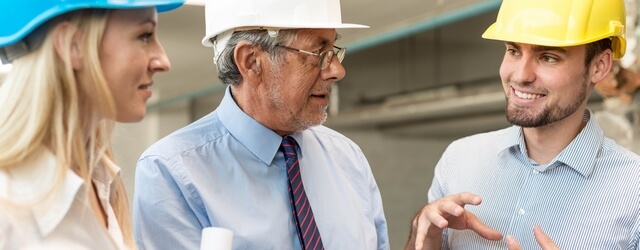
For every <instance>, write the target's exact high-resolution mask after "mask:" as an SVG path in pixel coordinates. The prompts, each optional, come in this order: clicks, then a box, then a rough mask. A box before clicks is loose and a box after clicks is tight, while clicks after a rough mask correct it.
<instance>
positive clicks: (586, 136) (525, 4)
mask: <svg viewBox="0 0 640 250" xmlns="http://www.w3.org/2000/svg"><path fill="white" fill-rule="evenodd" d="M624 26H625V9H624V3H623V0H562V1H557V0H536V1H531V0H504V1H503V2H502V6H501V7H500V11H499V13H498V17H497V21H496V23H495V24H493V25H491V26H490V27H489V28H488V29H487V30H486V32H485V33H484V34H483V37H484V38H487V39H493V40H500V41H504V44H505V50H506V53H505V55H504V59H503V62H502V65H501V67H500V77H501V79H502V85H503V87H504V91H505V95H506V100H507V107H506V117H507V119H508V120H509V122H511V123H512V124H513V125H514V126H512V127H510V128H506V129H502V130H498V131H494V132H489V133H484V134H478V135H474V136H470V137H467V138H463V139H460V140H458V141H455V142H453V143H452V144H451V145H450V146H449V147H448V148H447V150H446V151H445V153H444V154H443V156H442V158H441V159H440V161H439V162H438V165H437V166H436V171H435V177H434V180H433V183H432V186H431V188H430V190H429V195H428V196H429V204H427V205H426V206H425V207H424V208H422V210H421V211H420V212H419V213H418V215H417V216H416V218H415V219H414V222H413V228H412V233H411V236H410V238H409V242H408V244H407V247H406V248H407V249H414V248H415V249H501V248H502V249H504V248H509V249H520V248H521V247H522V248H524V249H540V247H542V248H543V249H557V248H558V247H559V248H561V249H638V238H639V237H640V231H639V223H640V220H639V219H640V206H639V204H640V178H639V176H640V157H638V156H637V155H635V154H633V153H631V152H630V151H628V150H625V149H624V148H622V147H620V146H618V145H616V144H615V143H614V142H613V141H612V140H610V139H608V138H606V137H604V136H603V132H602V130H601V129H600V127H599V126H598V124H597V123H596V121H595V119H592V113H591V111H590V110H588V109H587V108H586V107H587V101H588V98H589V94H590V93H591V91H592V90H593V88H594V85H595V83H596V82H599V81H600V80H602V79H603V78H604V77H605V76H606V75H607V74H608V72H609V70H610V68H611V65H612V60H614V59H619V58H620V57H622V55H623V54H624V52H625V42H626V41H625V37H624V30H625V27H624ZM467 205H471V206H467ZM503 235H507V237H505V238H504V239H505V240H502V239H503Z"/></svg>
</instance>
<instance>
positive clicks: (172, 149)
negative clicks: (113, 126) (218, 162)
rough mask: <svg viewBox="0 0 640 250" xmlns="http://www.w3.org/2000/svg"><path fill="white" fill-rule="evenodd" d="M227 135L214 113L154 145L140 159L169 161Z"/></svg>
mask: <svg viewBox="0 0 640 250" xmlns="http://www.w3.org/2000/svg"><path fill="white" fill-rule="evenodd" d="M227 133H228V131H227V129H226V128H225V127H224V125H222V123H221V122H220V119H219V117H218V116H217V113H216V112H215V111H214V112H211V113H209V114H208V115H206V116H204V117H202V118H200V119H199V120H197V121H195V122H193V123H191V124H189V125H187V126H184V127H182V128H180V129H178V130H176V131H174V132H172V133H171V134H169V135H167V136H165V137H163V138H162V139H160V140H158V141H157V142H155V143H153V144H152V145H151V146H150V147H149V148H147V150H145V151H144V153H142V156H140V158H144V157H147V156H159V157H162V158H165V159H168V158H171V157H173V156H175V155H179V154H182V153H183V152H184V151H187V150H191V149H194V148H197V147H201V146H203V145H206V144H208V143H211V142H212V141H215V140H217V139H218V138H220V137H222V136H224V135H225V134H227Z"/></svg>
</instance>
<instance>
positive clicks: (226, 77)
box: [216, 30, 297, 85]
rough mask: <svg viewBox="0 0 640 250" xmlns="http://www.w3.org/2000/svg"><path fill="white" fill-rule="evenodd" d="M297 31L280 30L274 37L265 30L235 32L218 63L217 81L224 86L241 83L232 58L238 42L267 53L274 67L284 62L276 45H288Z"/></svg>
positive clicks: (282, 55)
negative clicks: (245, 42)
mask: <svg viewBox="0 0 640 250" xmlns="http://www.w3.org/2000/svg"><path fill="white" fill-rule="evenodd" d="M296 34H297V30H280V31H279V32H278V35H277V36H275V37H271V36H269V34H268V33H267V30H246V31H237V32H234V33H233V35H231V38H230V39H229V42H228V43H227V46H226V47H225V48H224V50H223V51H222V53H221V54H220V57H219V58H218V61H217V63H216V65H217V67H218V79H220V81H222V83H224V84H230V85H236V84H238V83H240V82H241V81H242V75H241V74H240V70H238V65H236V61H235V59H234V57H233V51H234V50H235V48H236V45H238V43H239V42H240V41H249V42H251V43H252V44H254V45H255V46H257V47H258V48H259V49H260V50H264V51H266V52H267V53H269V60H271V62H272V63H274V64H275V65H280V64H282V63H283V62H284V51H283V49H282V48H279V47H277V46H276V45H278V44H285V45H286V44H288V43H290V42H291V41H293V40H294V38H295V36H296Z"/></svg>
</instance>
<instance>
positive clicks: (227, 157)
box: [134, 0, 389, 249]
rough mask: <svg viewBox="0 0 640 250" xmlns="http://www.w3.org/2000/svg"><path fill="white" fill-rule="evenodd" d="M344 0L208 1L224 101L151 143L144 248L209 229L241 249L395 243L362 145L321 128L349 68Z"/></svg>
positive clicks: (142, 198)
mask: <svg viewBox="0 0 640 250" xmlns="http://www.w3.org/2000/svg"><path fill="white" fill-rule="evenodd" d="M340 15H341V14H340V3H339V0H308V1H297V0H273V1H264V0H240V1H238V0H209V1H207V5H206V19H207V20H206V25H207V35H206V37H205V38H204V40H203V44H204V45H205V46H212V47H214V62H215V63H216V64H217V69H218V73H219V78H220V79H221V80H222V82H224V83H225V84H227V85H229V86H228V87H227V89H226V93H225V96H224V98H223V100H222V102H221V103H220V106H218V108H217V109H216V110H215V111H213V112H212V113H210V114H209V115H207V116H205V117H204V118H202V119H200V120H198V121H196V122H194V123H192V124H190V125H188V126H186V127H184V128H182V129H180V130H178V131H176V132H174V133H173V134H171V135H169V136H168V137H166V138H164V139H162V140H160V141H159V142H157V143H156V144H154V145H153V146H151V147H150V148H149V149H148V150H147V151H146V152H145V153H144V154H143V155H142V156H141V158H140V160H139V162H138V165H137V172H136V193H135V197H134V224H135V232H136V240H137V243H138V246H139V248H140V249H197V248H198V247H199V243H200V237H201V231H202V229H203V228H205V227H223V228H228V229H231V230H232V231H233V232H234V237H233V248H234V249H323V248H326V249H388V248H389V243H388V236H387V226H386V220H385V217H384V212H383V208H382V201H381V197H380V192H379V190H378V187H377V185H376V182H375V180H374V177H373V175H372V172H371V169H370V167H369V164H368V163H367V160H366V158H365V156H364V155H363V154H362V152H361V150H360V148H359V147H358V146H357V145H356V144H355V143H353V142H352V141H351V140H349V139H348V138H346V137H345V136H343V135H341V134H339V133H337V132H336V131H333V130H331V129H329V128H326V127H324V126H321V124H322V123H323V122H324V121H325V119H326V117H327V112H326V109H327V106H328V105H329V96H330V94H331V90H332V86H333V84H335V83H336V82H337V81H339V80H340V79H342V78H343V77H344V75H345V69H344V68H343V66H342V64H341V61H342V59H343V58H344V53H345V49H344V48H340V47H338V46H336V40H337V39H338V37H339V35H338V34H337V33H336V28H361V27H366V26H362V25H355V24H343V23H342V21H341V18H340Z"/></svg>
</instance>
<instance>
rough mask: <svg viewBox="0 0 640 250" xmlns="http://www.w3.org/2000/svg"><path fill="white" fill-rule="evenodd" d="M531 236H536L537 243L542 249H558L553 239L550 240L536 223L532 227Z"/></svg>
mask: <svg viewBox="0 0 640 250" xmlns="http://www.w3.org/2000/svg"><path fill="white" fill-rule="evenodd" d="M533 236H534V237H535V238H536V241H537V242H538V245H540V247H541V248H542V249H543V250H553V249H559V248H558V246H556V244H555V243H554V242H553V240H551V238H549V236H548V235H547V234H545V233H544V232H543V231H542V228H540V226H538V225H536V226H534V227H533Z"/></svg>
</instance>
